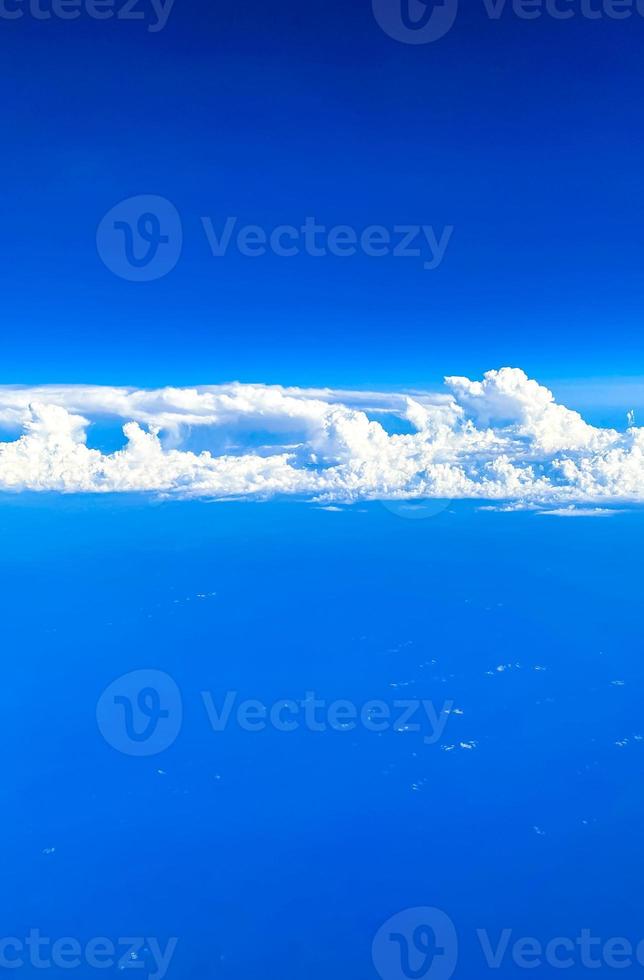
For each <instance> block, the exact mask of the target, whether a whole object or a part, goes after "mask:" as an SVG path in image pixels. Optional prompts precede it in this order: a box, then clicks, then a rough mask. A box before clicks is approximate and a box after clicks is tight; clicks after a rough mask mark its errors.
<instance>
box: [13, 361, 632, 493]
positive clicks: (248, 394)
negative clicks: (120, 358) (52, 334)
mask: <svg viewBox="0 0 644 980" xmlns="http://www.w3.org/2000/svg"><path fill="white" fill-rule="evenodd" d="M96 423H100V424H101V425H105V424H111V425H118V426H122V431H123V436H124V440H125V441H124V444H123V446H122V447H120V448H118V449H116V450H115V451H113V452H103V451H101V450H100V449H98V448H91V446H90V445H88V435H89V436H90V437H91V434H92V432H93V429H92V426H93V425H95V424H96ZM0 426H2V427H3V428H4V430H5V431H6V432H7V434H9V435H11V436H14V438H9V439H8V440H7V441H4V442H0V491H11V492H21V491H49V492H55V493H125V492H128V493H132V492H140V493H150V494H154V495H159V494H160V495H164V496H177V497H195V498H207V499H230V498H249V499H266V498H270V497H276V496H286V497H289V496H290V497H297V498H305V499H310V500H315V501H317V502H320V503H323V504H327V505H334V504H335V505H337V504H348V503H354V502H357V501H366V500H399V501H404V500H417V499H432V498H438V499H475V500H481V501H491V502H498V503H501V502H504V503H505V504H506V507H507V508H514V509H516V508H520V507H524V506H525V507H552V508H559V509H560V511H561V508H569V507H575V506H580V507H581V506H584V505H585V506H586V507H588V506H595V507H602V506H603V505H606V504H607V503H631V504H632V503H639V502H642V500H643V499H644V429H642V428H637V427H635V426H634V425H632V424H631V425H629V427H628V428H627V429H626V430H625V431H623V432H619V431H617V430H615V429H608V428H597V427H595V426H592V425H590V424H588V423H587V422H586V421H585V420H584V419H583V418H582V416H581V415H580V414H579V413H578V412H575V411H572V410H571V409H568V408H566V407H565V406H563V405H559V404H557V402H556V401H555V399H554V396H553V395H552V392H550V391H549V390H548V389H547V388H545V387H544V386H542V385H540V384H539V383H538V382H537V381H535V380H532V379H530V378H528V376H527V375H526V374H525V372H523V371H522V370H520V369H519V368H509V367H505V368H500V369H498V370H492V371H488V372H487V373H486V374H485V375H484V377H483V378H482V379H481V380H475V381H472V380H470V379H468V378H464V377H449V378H446V380H445V391H444V392H441V393H433V392H417V391H415V392H398V393H396V392H352V391H337V390H336V391H334V390H332V389H304V388H294V387H289V388H287V387H281V386H277V385H258V384H241V383H233V384H225V385H208V386H200V387H192V388H177V387H166V388H159V389H154V390H148V389H135V388H121V387H107V386H81V385H66V386H54V385H49V386H46V385H45V386H38V387H26V386H24V387H23V386H0ZM90 441H91V440H90ZM195 442H197V443H198V444H199V446H198V449H195V448H194V443H195ZM204 446H205V448H204ZM504 509H505V508H504Z"/></svg>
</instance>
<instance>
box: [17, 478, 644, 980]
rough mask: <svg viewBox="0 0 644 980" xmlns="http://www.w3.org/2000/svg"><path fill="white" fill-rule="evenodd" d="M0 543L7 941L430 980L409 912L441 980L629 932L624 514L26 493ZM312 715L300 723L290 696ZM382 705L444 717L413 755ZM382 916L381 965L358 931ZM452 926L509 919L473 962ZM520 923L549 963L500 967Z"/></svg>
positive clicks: (81, 973) (630, 670) (637, 616)
mask: <svg viewBox="0 0 644 980" xmlns="http://www.w3.org/2000/svg"><path fill="white" fill-rule="evenodd" d="M0 530H1V534H2V549H1V556H0V561H1V563H2V568H1V572H2V593H1V594H2V608H1V623H2V634H3V667H4V669H3V683H2V687H1V692H0V699H1V702H0V703H1V711H0V724H1V725H2V728H3V739H2V741H3V745H4V746H5V753H4V760H3V761H4V764H3V778H2V805H1V808H0V826H1V828H2V847H1V848H0V854H1V858H0V859H1V861H2V880H3V883H4V888H3V889H2V892H1V897H0V921H1V922H2V934H3V936H4V937H15V938H18V939H20V940H21V941H24V940H25V937H28V936H29V934H30V933H32V934H33V930H37V931H38V935H39V936H41V937H46V938H47V939H48V940H50V941H51V942H52V943H53V942H54V941H55V940H59V939H61V938H63V937H72V938H73V939H74V940H75V942H76V943H77V944H78V946H79V947H80V948H81V949H82V950H83V951H84V952H86V950H87V944H89V943H90V942H92V941H93V940H94V941H95V940H96V938H97V937H105V938H106V939H107V940H109V941H110V942H112V943H113V944H114V947H115V950H116V951H117V952H119V951H120V952H119V958H120V954H124V955H125V953H126V947H125V946H123V945H122V944H121V945H119V943H120V941H121V940H122V939H124V938H128V937H132V938H134V939H136V938H138V937H141V938H142V939H145V942H144V943H142V944H140V943H139V944H138V946H137V947H136V949H135V950H134V953H133V955H129V954H128V955H126V959H125V960H122V961H121V962H120V964H119V963H118V962H117V956H116V952H115V956H114V957H113V962H112V961H110V962H109V963H108V964H107V965H106V966H105V968H104V969H102V971H101V972H102V974H103V975H104V976H105V977H109V976H112V975H116V974H120V973H121V972H123V968H125V970H132V974H131V975H132V976H133V977H134V978H136V977H137V976H140V977H142V978H143V977H148V976H150V977H154V976H157V977H159V976H161V975H165V976H167V977H168V978H169V980H192V978H195V980H204V978H208V977H212V978H218V977H221V978H222V980H250V978H254V977H267V978H275V980H277V978H280V980H303V978H306V980H330V978H334V980H371V978H377V977H378V976H379V975H380V976H383V975H384V977H385V980H400V977H405V976H409V977H421V976H422V977H430V978H431V980H434V978H436V980H445V977H446V976H448V975H449V972H448V970H447V966H446V965H445V963H444V962H441V959H440V957H433V958H432V956H431V955H428V956H427V958H426V959H423V956H424V954H423V950H424V949H425V946H423V943H422V942H421V940H422V939H423V937H422V936H421V935H420V934H415V938H414V934H413V929H412V926H413V922H412V920H413V917H414V913H410V912H408V911H407V910H414V909H418V908H428V907H429V908H432V909H437V910H440V911H441V912H443V913H444V914H445V915H446V916H447V917H449V920H450V921H451V923H453V927H454V932H455V935H456V937H457V942H458V956H457V962H456V963H455V964H453V965H452V966H453V967H455V973H454V975H455V976H456V977H457V978H459V977H462V978H466V980H475V978H478V977H485V976H488V975H491V976H498V977H514V976H524V975H525V974H526V971H527V972H532V973H533V974H535V975H539V976H541V975H550V974H552V975H558V974H559V973H560V972H561V970H563V972H564V973H566V974H567V975H568V976H573V977H576V976H586V975H587V974H588V972H589V970H590V969H592V968H591V967H589V966H588V965H584V964H583V963H582V962H581V961H580V948H581V947H580V946H579V943H577V939H578V937H580V936H581V935H582V932H583V930H584V929H585V930H590V932H591V933H592V935H593V936H594V937H597V938H598V939H601V941H602V943H605V942H608V941H610V940H612V939H613V938H614V937H624V938H626V939H628V940H629V941H630V942H631V943H632V944H633V946H635V945H636V944H637V943H638V942H639V941H640V940H642V939H644V900H643V899H642V879H643V875H644V847H643V845H644V821H643V817H644V738H643V737H644V709H643V704H644V698H643V695H644V662H643V659H642V650H643V647H644V643H643V640H642V586H641V563H642V542H643V540H644V515H643V514H642V513H641V512H626V513H620V514H618V515H617V516H615V517H612V518H609V519H605V518H599V519H597V518H594V519H591V518H574V519H571V518H556V517H550V516H543V515H539V514H535V513H495V512H489V511H481V510H480V509H478V507H477V506H474V505H471V504H467V503H455V504H452V505H450V506H449V508H447V509H445V510H444V511H443V512H441V513H439V514H437V515H436V516H434V517H431V518H428V519H419V520H413V519H404V518H403V517H401V516H398V515H396V514H395V513H393V512H392V511H391V510H390V509H387V508H386V507H384V506H383V505H381V504H377V503H374V504H370V505H359V506H356V507H354V508H351V509H346V510H344V511H343V512H335V511H326V510H323V509H320V508H318V507H315V506H312V505H310V504H297V503H293V502H287V503H264V504H262V503H240V502H232V503H218V504H206V503H198V502H171V503H150V501H149V500H145V501H142V500H140V499H136V498H119V499H115V498H113V497H104V498H96V497H86V498H79V497H76V498H62V499H61V498H59V497H56V498H54V497H47V496H42V497H39V496H34V495H23V496H20V497H15V498H14V497H5V498H3V500H2V504H1V505H0ZM137 671H145V672H147V673H146V674H145V675H138V674H137V675H135V676H134V680H132V678H130V680H127V678H126V680H125V681H119V683H120V685H121V688H120V690H121V693H120V695H119V694H118V685H117V688H110V685H113V682H115V681H117V679H119V678H123V677H124V676H126V675H130V674H132V672H137ZM150 672H154V673H150ZM159 675H163V676H164V677H165V678H166V680H165V681H163V683H162V684H161V687H160V688H159V687H157V689H156V693H155V689H154V687H155V686H154V683H153V682H152V681H151V682H150V683H149V684H147V685H145V691H143V694H142V696H141V697H142V699H141V700H139V701H137V692H136V691H134V690H133V689H132V690H131V692H130V695H131V696H130V701H129V702H128V684H130V686H132V684H134V685H135V686H136V683H137V680H136V679H137V677H144V678H145V677H148V678H152V679H154V678H155V677H158V676H159ZM163 684H166V687H163ZM108 689H109V690H108ZM114 690H117V695H116V697H112V693H111V692H112V691H114ZM106 691H107V694H105V693H104V692H106ZM123 692H125V693H123ZM228 692H233V694H232V695H231V696H232V697H234V698H235V699H236V701H235V705H236V706H237V705H238V704H240V703H241V702H245V701H255V702H260V703H261V704H263V705H266V706H267V708H270V707H271V706H273V705H276V704H277V703H278V702H289V704H288V705H287V707H285V708H284V711H285V712H286V714H283V715H280V717H281V718H285V717H288V718H289V720H290V721H293V722H294V725H293V727H292V730H291V729H289V730H280V728H279V727H276V726H275V725H273V724H271V723H270V721H268V722H265V723H264V724H263V725H262V723H261V721H260V722H259V723H256V726H255V727H256V728H257V729H258V730H251V727H252V726H251V724H250V723H247V722H244V723H240V722H239V720H238V718H237V715H236V714H235V712H234V711H233V712H231V715H230V718H229V719H228V722H227V724H225V725H223V726H220V730H214V729H213V725H212V724H211V720H210V718H209V714H208V711H207V708H206V701H207V698H206V699H204V694H206V695H208V696H209V697H210V702H209V703H210V704H211V706H212V705H214V706H215V707H216V711H217V712H220V710H221V708H222V705H223V704H224V701H225V698H226V695H227V693H228ZM312 698H313V699H314V700H316V701H319V702H321V703H322V706H321V707H320V708H319V710H318V714H317V715H316V722H315V725H312V724H310V723H309V722H308V721H306V720H305V719H304V717H303V714H302V713H300V715H299V716H297V715H296V714H295V708H294V706H293V704H292V703H291V702H295V703H296V704H298V703H300V702H302V701H303V700H306V699H308V700H309V701H310V700H311V699H312ZM339 700H340V701H343V702H349V708H347V706H346V705H344V708H343V709H333V710H337V711H338V712H340V713H341V711H342V710H344V711H345V715H344V716H343V717H344V718H345V719H348V721H347V722H346V723H344V726H343V725H342V724H331V722H330V720H329V714H328V711H329V705H332V704H333V703H334V702H337V701H339ZM374 701H376V702H378V703H379V704H380V705H381V708H380V710H381V712H382V704H383V703H384V704H385V705H387V706H389V707H390V708H391V719H390V723H389V724H387V722H386V719H385V722H384V723H383V724H382V725H381V730H379V731H375V730H372V729H373V727H374V726H373V725H365V724H363V723H362V710H363V708H364V706H365V705H368V704H369V702H374ZM401 701H404V702H412V703H417V704H419V703H420V702H422V701H425V702H429V703H431V704H432V705H433V706H435V707H436V708H437V709H441V708H442V706H444V705H446V704H447V705H448V706H449V708H448V709H447V710H448V711H449V713H448V714H445V715H444V716H442V722H444V728H442V729H441V731H440V733H437V731H436V730H434V732H433V734H434V735H436V734H439V737H438V738H437V739H436V740H435V741H433V740H432V731H431V726H430V721H429V719H428V717H427V715H423V714H422V713H421V711H420V710H418V711H416V714H415V715H414V716H412V717H411V719H410V720H409V724H408V727H410V730H401V731H396V730H395V724H394V723H395V721H396V717H399V716H400V714H401V709H400V702H401ZM395 703H397V704H398V707H395V706H394V705H395ZM128 704H129V708H130V709H131V711H135V709H138V708H140V709H141V711H142V712H143V715H142V716H141V717H138V718H137V716H136V713H134V714H133V715H131V717H129V719H128V716H127V711H128ZM351 705H353V706H355V709H356V712H357V714H358V720H357V721H355V722H353V723H352V722H351V707H350V706H351ZM252 710H255V712H257V710H258V709H257V705H255V706H254V709H252ZM252 710H251V713H252ZM368 710H369V711H371V710H372V709H371V708H369V709H368ZM374 710H376V709H374ZM405 710H407V709H405ZM97 712H98V714H97ZM110 712H111V715H110ZM159 712H161V714H159ZM248 717H250V715H249V716H248ZM253 717H254V718H255V719H257V717H258V715H257V713H256V714H255V715H254V716H253ZM337 717H339V714H338V715H336V721H337ZM369 717H371V715H369ZM146 718H147V721H146ZM309 719H310V716H309ZM382 719H383V715H382V713H381V714H380V720H381V721H382ZM416 722H419V723H421V724H420V731H417V730H414V724H415V723H416ZM148 723H149V729H150V731H152V729H154V732H153V734H151V735H150V738H151V740H152V741H151V743H150V745H147V744H146V732H147V729H146V724H148ZM157 723H158V725H159V727H158V728H157ZM128 725H129V727H128ZM164 726H165V728H164ZM215 727H216V726H215ZM282 727H284V726H282ZM318 729H320V730H318ZM159 733H161V734H159ZM148 734H149V733H148ZM137 739H138V740H137ZM155 739H156V742H155ZM159 739H161V741H159ZM163 740H165V741H167V742H168V745H167V746H165V747H164V745H163V744H162V743H163ZM123 746H125V749H126V751H123V750H122V749H123ZM155 747H156V748H158V749H159V751H158V752H156V753H155V754H141V753H145V752H147V750H148V748H150V749H152V748H155ZM401 912H402V913H405V914H406V918H405V916H403V919H402V920H400V919H399V920H398V925H400V922H401V921H402V927H400V929H399V928H398V927H397V928H396V929H392V930H389V932H388V933H387V935H386V937H385V939H386V940H387V941H393V942H394V947H395V948H400V950H401V951H402V949H403V946H405V945H407V948H408V951H409V950H411V965H408V966H407V967H406V968H405V966H404V965H401V966H400V969H399V968H398V967H397V965H396V963H395V962H394V960H393V959H392V960H391V963H390V965H389V966H387V965H386V963H385V960H386V958H387V957H386V955H385V954H384V953H383V951H382V948H381V946H380V947H379V946H378V943H376V946H374V947H373V948H372V944H373V943H374V937H376V936H377V934H378V933H379V930H381V927H382V926H383V924H385V923H387V922H388V920H390V919H391V917H393V916H396V915H398V913H401ZM432 914H433V913H432ZM414 921H415V920H414ZM436 921H438V920H436ZM406 922H407V923H412V925H410V926H409V929H411V930H412V931H411V932H409V929H408V934H407V935H406V936H405V929H406V926H405V923H406ZM434 925H435V923H434ZM477 929H478V930H485V931H486V934H488V935H489V937H490V942H491V943H492V945H493V946H496V945H497V943H498V941H499V938H500V936H501V935H502V934H503V930H511V938H510V939H509V944H508V951H507V954H506V955H505V956H504V957H503V958H502V962H500V963H499V965H498V966H497V967H496V968H493V969H492V968H490V967H489V966H488V965H487V964H486V961H485V957H484V953H483V951H482V947H481V941H480V938H479V937H478V936H477V932H476V930H477ZM394 932H396V933H397V934H398V932H400V935H399V938H398V939H394V940H391V935H392V934H393V933H394ZM434 932H436V930H435V929H434ZM427 935H429V933H428V934H427ZM401 936H402V938H401ZM522 937H533V938H534V939H536V940H538V941H539V942H541V943H542V944H543V946H544V947H545V946H546V944H547V943H548V942H550V941H551V940H553V939H555V938H557V937H564V938H568V939H569V940H570V941H571V942H572V943H573V945H574V947H575V952H574V953H571V954H570V955H571V956H572V962H571V964H570V965H568V966H566V967H563V966H562V967H560V968H557V966H556V965H555V966H553V965H552V964H551V963H548V962H544V963H542V964H541V965H539V963H537V964H536V966H535V967H534V968H533V969H532V970H527V967H525V966H521V965H520V964H519V963H517V961H516V957H514V956H513V955H512V953H511V952H510V947H511V946H512V944H513V943H514V942H515V941H516V940H518V939H521V938H522ZM171 938H174V939H176V944H175V945H174V946H173V953H172V956H171V960H170V962H169V963H168V964H167V969H166V970H165V973H163V971H159V970H158V969H157V966H156V962H155V955H154V950H155V948H156V947H154V941H156V942H157V943H158V944H159V946H160V948H162V949H165V948H166V944H167V943H168V941H169V940H170V939H171ZM430 938H431V937H430ZM436 938H437V937H436V935H434V939H436ZM438 938H439V939H440V938H441V937H440V936H439V937H438ZM150 939H152V940H153V942H152V945H151V944H150V942H149V940H150ZM450 941H451V940H450ZM439 945H440V944H439ZM93 948H94V951H95V952H96V945H94V947H93ZM598 948H599V947H595V949H596V950H597V949H598ZM108 949H109V947H108ZM562 949H563V947H562ZM41 954H42V956H43V957H46V956H47V955H48V954H47V948H46V947H45V946H44V945H43V946H42V947H41ZM4 955H5V956H6V959H7V960H10V959H11V957H12V956H17V955H18V951H17V948H16V947H11V948H6V949H4ZM22 955H23V958H24V957H25V956H29V955H31V954H25V953H24V951H23V953H22ZM68 955H69V957H70V958H71V959H73V956H74V950H73V949H71V948H70V949H69V950H68ZM83 955H84V953H83ZM553 955H554V954H553ZM558 955H559V956H560V957H561V958H564V952H562V951H561V950H560V951H559V953H558ZM133 957H136V958H133ZM374 957H375V959H374ZM59 958H60V957H59ZM104 959H107V960H110V956H109V955H108V954H106V953H105V951H104ZM401 963H402V961H401ZM41 969H42V967H41V966H38V965H37V964H34V963H31V962H25V964H24V969H23V970H22V971H21V973H20V975H24V974H26V975H31V974H32V973H34V974H36V973H37V974H40V972H41ZM598 969H601V970H602V973H605V972H606V971H608V972H609V973H610V974H612V972H613V970H612V969H610V967H609V966H607V965H606V962H605V959H604V961H602V965H601V967H597V968H595V972H597V970H598ZM405 970H406V972H405ZM0 972H5V970H0ZM6 972H7V973H8V974H9V970H8V969H7V970H6ZM625 972H626V975H627V976H638V975H641V976H643V977H644V966H640V965H638V964H637V963H634V964H633V966H632V968H631V969H627V970H626V971H625ZM47 973H48V975H49V976H51V977H57V976H59V975H60V976H64V975H72V976H74V977H78V978H81V977H82V978H88V977H95V976H96V969H95V968H94V967H92V966H89V965H87V964H86V963H85V962H83V963H81V965H80V966H77V967H76V968H75V969H69V968H68V969H65V968H64V966H62V965H58V966H56V965H55V964H54V965H52V966H49V967H48V968H47ZM126 975H127V974H126Z"/></svg>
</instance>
